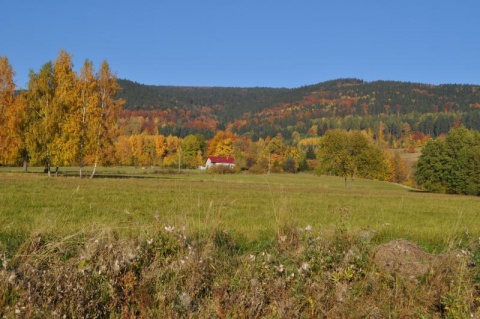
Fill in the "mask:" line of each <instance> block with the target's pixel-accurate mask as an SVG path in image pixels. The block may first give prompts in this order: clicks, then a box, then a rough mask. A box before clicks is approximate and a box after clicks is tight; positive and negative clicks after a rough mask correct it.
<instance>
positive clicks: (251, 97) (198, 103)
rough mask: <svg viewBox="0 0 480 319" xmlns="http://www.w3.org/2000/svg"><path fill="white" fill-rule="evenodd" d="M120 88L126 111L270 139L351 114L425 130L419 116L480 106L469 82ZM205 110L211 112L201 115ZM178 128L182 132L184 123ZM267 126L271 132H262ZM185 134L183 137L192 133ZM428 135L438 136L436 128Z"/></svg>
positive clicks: (127, 84) (479, 91) (478, 89)
mask: <svg viewBox="0 0 480 319" xmlns="http://www.w3.org/2000/svg"><path fill="white" fill-rule="evenodd" d="M119 84H120V86H121V87H122V89H123V90H122V91H121V93H120V95H119V97H121V98H124V99H125V100H126V104H125V106H124V108H125V109H126V110H131V111H153V110H161V111H168V112H170V113H172V112H177V113H179V115H181V114H183V113H184V112H187V113H188V114H190V116H197V117H198V116H202V115H205V116H208V117H211V118H212V119H214V120H215V121H217V129H222V128H225V127H228V126H233V127H234V128H236V130H237V131H238V133H241V134H246V133H248V132H250V133H251V134H254V135H257V136H259V137H262V136H265V135H266V134H268V135H271V134H273V133H274V131H275V130H277V129H279V130H280V132H282V133H287V135H288V132H286V131H285V130H286V129H287V127H288V131H289V132H292V131H298V132H300V133H306V130H308V129H309V128H311V126H312V125H318V124H319V121H320V120H321V119H323V121H325V119H332V118H336V119H341V118H345V117H347V116H350V117H356V118H359V117H360V118H366V117H372V116H387V117H389V116H397V117H403V118H402V121H403V122H405V121H407V120H406V119H405V117H406V116H407V115H408V114H410V115H412V114H416V115H415V117H416V119H415V120H411V121H410V122H409V124H410V125H411V126H412V129H419V130H422V128H421V127H418V125H420V124H421V123H420V122H419V120H420V117H419V114H438V113H447V114H457V115H458V116H462V117H463V118H465V116H467V115H469V114H470V113H471V112H472V111H475V112H476V111H478V109H479V108H480V86H478V85H464V84H444V85H430V84H421V83H411V82H397V81H374V82H366V81H363V80H360V79H337V80H331V81H326V82H321V83H317V84H312V85H307V86H302V87H299V88H293V89H288V88H268V87H254V88H232V87H180V86H155V85H144V84H139V83H136V82H133V81H129V80H125V79H119ZM205 108H206V109H208V110H209V111H210V113H209V114H203V113H202V109H205ZM450 118H453V117H452V116H450ZM239 121H243V122H245V121H246V122H247V123H243V124H242V123H239ZM358 121H360V120H357V122H358ZM451 121H453V119H451ZM451 121H450V122H451ZM470 121H471V119H470ZM475 121H476V120H475ZM180 122H181V121H180ZM253 122H255V123H253ZM252 123H253V124H252ZM419 123H420V124H419ZM450 124H451V125H453V124H452V123H450ZM450 124H449V125H450ZM175 125H176V129H177V132H179V130H181V128H182V123H176V124H175ZM415 125H416V126H417V127H414V126H415ZM265 126H268V129H266V130H263V131H262V127H265ZM302 126H305V127H302ZM479 128H480V124H479ZM442 130H443V129H442ZM167 131H168V130H167ZM167 131H165V132H167ZM427 131H428V129H427ZM183 132H184V133H183V134H180V135H184V134H186V133H191V132H193V131H192V130H184V131H183ZM426 133H433V135H435V134H436V133H435V132H433V129H432V132H426Z"/></svg>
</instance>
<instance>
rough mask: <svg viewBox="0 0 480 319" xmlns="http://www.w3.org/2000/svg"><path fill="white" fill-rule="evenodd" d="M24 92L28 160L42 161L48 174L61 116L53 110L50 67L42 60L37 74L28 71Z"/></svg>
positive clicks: (52, 78)
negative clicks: (25, 90) (26, 87)
mask: <svg viewBox="0 0 480 319" xmlns="http://www.w3.org/2000/svg"><path fill="white" fill-rule="evenodd" d="M29 77H30V80H29V82H28V90H27V92H26V95H25V96H26V108H27V109H26V111H27V118H28V124H27V126H26V128H25V141H26V148H27V152H28V157H29V160H30V161H31V163H32V164H33V165H39V164H45V167H46V170H47V171H48V173H49V174H50V165H51V157H52V151H53V142H54V139H55V137H56V136H58V132H59V131H60V123H61V115H62V114H60V112H58V110H55V108H54V103H53V98H54V95H55V83H54V68H53V63H52V62H47V63H45V64H44V65H43V66H42V68H41V69H40V71H39V72H38V73H34V72H33V71H30V75H29Z"/></svg>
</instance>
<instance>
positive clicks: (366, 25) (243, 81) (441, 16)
mask: <svg viewBox="0 0 480 319" xmlns="http://www.w3.org/2000/svg"><path fill="white" fill-rule="evenodd" d="M0 12H2V14H1V16H2V18H1V21H0V26H1V27H0V56H7V57H8V59H9V61H10V64H11V65H12V66H13V69H14V70H15V72H16V74H17V75H16V83H17V85H18V86H20V87H25V86H26V83H27V82H28V73H29V70H34V71H38V70H39V69H40V67H41V66H42V65H43V64H44V63H46V62H48V61H53V60H55V58H56V57H57V55H58V52H59V50H61V49H64V50H66V51H67V52H69V53H70V54H72V55H73V61H74V64H75V67H76V69H79V68H80V67H81V66H82V64H83V61H84V60H85V59H89V60H92V61H93V62H94V65H95V67H96V68H98V66H99V65H100V63H101V62H102V61H103V60H107V61H108V63H109V64H110V67H111V69H112V70H113V71H115V72H116V73H117V76H118V77H119V78H126V79H129V80H133V81H137V82H139V83H144V84H155V85H182V86H183V85H186V86H234V87H257V86H261V87H262V86H263V87H289V88H293V87H299V86H302V85H309V84H314V83H318V82H323V81H327V80H333V79H338V78H344V77H354V78H359V79H363V80H366V81H375V80H396V81H410V82H420V83H430V84H444V83H458V84H479V83H480V59H479V58H480V41H479V40H480V19H479V18H478V13H479V12H480V2H479V1H478V0H466V1H463V0H459V1H444V0H437V1H425V0H415V1H413V0H403V1H385V0H362V1H358V0H344V1H323V0H316V1H314V0H311V1H305V0H296V1H282V0H277V1H270V0H265V1H262V0H256V1H252V0H243V1H217V0H212V1H209V0H205V1H196V0H195V1H194V0H190V1H185V0H175V1H174V0H171V1H170V0H158V1H153V0H152V1H146V0H139V1H131V0H130V1H123V0H116V1H110V0H84V1H73V0H72V1H70V0H64V1H60V0H57V1H52V0H42V1H38V0H24V1H22V0H19V1H13V0H3V1H0Z"/></svg>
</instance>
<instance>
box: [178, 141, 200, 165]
mask: <svg viewBox="0 0 480 319" xmlns="http://www.w3.org/2000/svg"><path fill="white" fill-rule="evenodd" d="M182 150H183V165H184V166H186V167H188V168H197V167H198V166H200V165H201V164H202V163H203V157H202V150H201V141H199V140H198V139H197V136H195V135H193V134H190V135H187V136H185V137H184V138H183V140H182Z"/></svg>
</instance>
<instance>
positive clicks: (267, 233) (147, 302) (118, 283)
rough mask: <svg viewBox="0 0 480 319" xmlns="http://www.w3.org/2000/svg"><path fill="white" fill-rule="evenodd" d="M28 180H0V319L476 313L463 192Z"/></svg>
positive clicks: (476, 261)
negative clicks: (445, 193) (451, 194)
mask: <svg viewBox="0 0 480 319" xmlns="http://www.w3.org/2000/svg"><path fill="white" fill-rule="evenodd" d="M30 171H31V173H22V172H20V170H16V169H10V168H1V169H0V317H2V318H3V317H4V318H17V317H22V318H50V317H51V318H56V317H62V316H63V317H67V318H73V317H78V318H83V317H89V318H295V317H299V318H470V317H478V316H479V315H480V294H479V291H480V242H479V240H480V222H479V217H480V207H479V205H478V204H479V200H480V199H479V198H477V197H467V196H450V195H439V194H430V193H425V192H419V191H415V190H412V189H409V188H406V187H403V186H400V185H395V184H391V183H384V182H376V181H368V180H355V181H353V183H351V186H350V188H345V186H344V181H343V180H342V179H341V178H337V177H329V176H315V175H310V174H267V175H251V174H225V175H215V174H208V173H206V172H200V171H181V172H177V171H175V170H173V171H171V170H168V171H164V170H159V169H153V168H149V169H141V168H122V167H116V168H108V169H100V170H99V171H98V175H96V178H93V179H88V178H82V179H80V178H78V177H76V175H77V173H78V170H76V169H75V168H69V169H67V170H65V169H61V170H60V171H59V175H58V176H56V177H48V176H47V175H46V174H43V173H40V172H41V171H42V169H41V168H33V169H30ZM86 174H87V175H88V168H87V169H86ZM399 239H406V240H408V241H403V240H399ZM359 305H361V307H359Z"/></svg>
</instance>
